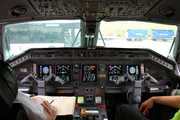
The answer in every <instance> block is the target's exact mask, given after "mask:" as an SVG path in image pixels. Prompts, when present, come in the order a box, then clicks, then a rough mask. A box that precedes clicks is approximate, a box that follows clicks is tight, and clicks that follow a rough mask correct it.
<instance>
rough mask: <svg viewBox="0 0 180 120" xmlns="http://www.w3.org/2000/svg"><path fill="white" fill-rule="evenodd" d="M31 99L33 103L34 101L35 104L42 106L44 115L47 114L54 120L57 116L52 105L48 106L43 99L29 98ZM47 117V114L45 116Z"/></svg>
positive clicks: (55, 109)
mask: <svg viewBox="0 0 180 120" xmlns="http://www.w3.org/2000/svg"><path fill="white" fill-rule="evenodd" d="M31 99H33V100H34V101H36V102H37V103H39V104H40V105H42V106H43V108H44V111H45V113H48V114H49V115H50V116H51V117H52V119H53V120H55V119H56V116H57V108H56V107H55V106H53V105H50V103H49V102H48V101H47V100H45V99H43V98H39V97H31ZM46 116H47V114H46Z"/></svg>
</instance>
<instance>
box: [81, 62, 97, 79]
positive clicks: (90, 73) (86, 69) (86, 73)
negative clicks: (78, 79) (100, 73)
mask: <svg viewBox="0 0 180 120" xmlns="http://www.w3.org/2000/svg"><path fill="white" fill-rule="evenodd" d="M82 81H83V82H96V65H82Z"/></svg>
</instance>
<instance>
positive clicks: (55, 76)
mask: <svg viewBox="0 0 180 120" xmlns="http://www.w3.org/2000/svg"><path fill="white" fill-rule="evenodd" d="M52 78H55V81H56V82H58V83H60V84H62V85H63V84H64V83H65V82H66V81H63V80H62V79H61V78H60V77H58V76H57V75H55V74H54V73H52V74H50V75H49V76H48V77H47V78H46V79H45V81H46V82H47V81H50V80H51V79H52Z"/></svg>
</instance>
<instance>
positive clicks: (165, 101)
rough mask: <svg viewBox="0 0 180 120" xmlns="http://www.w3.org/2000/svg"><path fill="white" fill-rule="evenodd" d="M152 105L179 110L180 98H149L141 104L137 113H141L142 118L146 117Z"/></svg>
mask: <svg viewBox="0 0 180 120" xmlns="http://www.w3.org/2000/svg"><path fill="white" fill-rule="evenodd" d="M154 103H157V104H162V105H166V106H170V107H173V108H179V109H180V96H159V97H151V98H149V99H148V100H146V101H145V102H143V103H142V105H141V107H140V109H139V111H140V112H142V113H143V114H144V116H148V114H149V110H150V109H151V108H152V107H153V105H154Z"/></svg>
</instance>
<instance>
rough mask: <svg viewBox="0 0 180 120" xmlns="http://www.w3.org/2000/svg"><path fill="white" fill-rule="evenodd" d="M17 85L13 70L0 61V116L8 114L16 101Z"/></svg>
mask: <svg viewBox="0 0 180 120" xmlns="http://www.w3.org/2000/svg"><path fill="white" fill-rule="evenodd" d="M17 91H18V85H17V80H16V75H15V73H14V71H13V69H12V68H11V67H10V66H9V65H8V64H7V63H5V62H4V61H2V60H0V104H1V107H0V116H2V115H4V114H6V113H7V112H9V110H10V108H11V106H12V104H13V102H14V100H15V99H16V96H17Z"/></svg>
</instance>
